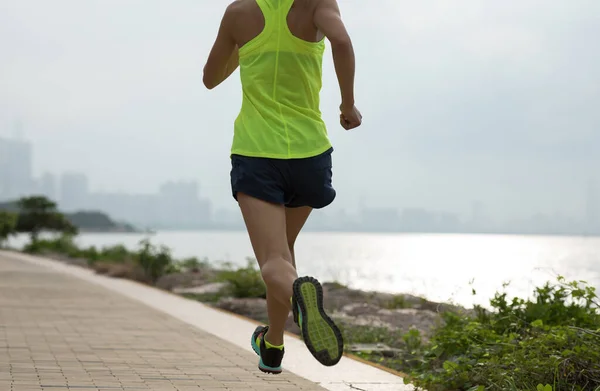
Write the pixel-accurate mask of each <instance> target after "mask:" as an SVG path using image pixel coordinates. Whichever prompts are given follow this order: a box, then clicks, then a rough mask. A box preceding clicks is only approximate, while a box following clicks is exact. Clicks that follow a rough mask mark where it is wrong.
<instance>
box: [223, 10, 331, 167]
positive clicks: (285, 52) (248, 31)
mask: <svg viewBox="0 0 600 391" xmlns="http://www.w3.org/2000/svg"><path fill="white" fill-rule="evenodd" d="M304 1H305V2H302V3H300V4H298V3H297V2H295V1H294V0H241V1H240V2H239V3H238V5H237V6H238V7H239V9H238V12H239V15H240V19H243V20H246V21H248V22H249V23H248V24H246V26H244V27H242V25H243V24H244V23H240V25H239V26H240V28H239V30H238V31H237V34H236V35H239V37H237V40H238V42H242V43H243V45H241V47H240V49H239V64H240V75H241V80H242V90H243V101H242V109H241V112H240V114H239V116H238V118H237V120H236V121H235V131H234V140H233V146H232V150H231V153H232V154H238V155H244V156H256V157H270V158H281V159H290V158H304V157H311V156H316V155H319V154H320V153H322V152H324V151H326V150H328V149H329V148H330V147H331V144H330V142H329V139H328V137H327V129H326V126H325V123H324V122H323V119H322V118H321V111H320V99H319V94H320V91H321V86H322V65H323V53H324V49H325V42H324V36H322V34H318V30H317V29H316V27H315V26H314V23H313V19H312V13H313V12H314V7H313V2H312V1H306V0H304ZM319 35H321V36H320V37H319Z"/></svg>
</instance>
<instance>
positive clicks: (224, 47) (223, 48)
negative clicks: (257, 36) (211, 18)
mask: <svg viewBox="0 0 600 391" xmlns="http://www.w3.org/2000/svg"><path fill="white" fill-rule="evenodd" d="M234 19H235V18H234V15H233V9H232V7H231V6H229V7H228V8H227V10H226V11H225V14H224V15H223V19H222V20H221V26H220V27H219V33H218V34H217V39H216V40H215V43H214V45H213V47H212V50H211V51H210V54H209V56H208V60H207V61H206V65H205V66H204V77H203V78H202V81H203V82H204V85H205V86H206V88H208V89H209V90H212V89H213V88H215V87H216V86H218V85H219V84H221V83H222V82H223V81H225V80H226V79H227V78H228V77H229V76H230V75H231V74H232V73H233V72H234V71H235V70H236V69H237V67H238V66H239V54H238V48H237V46H236V43H235V40H234V39H233V35H232V34H231V31H232V28H233V26H234V24H235V20H234Z"/></svg>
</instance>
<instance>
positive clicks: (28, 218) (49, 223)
mask: <svg viewBox="0 0 600 391" xmlns="http://www.w3.org/2000/svg"><path fill="white" fill-rule="evenodd" d="M17 205H18V208H19V215H18V219H17V225H16V231H17V232H23V233H29V234H30V235H31V241H32V242H35V241H37V240H38V237H39V234H40V233H41V232H42V231H51V232H60V233H66V234H71V235H75V234H76V233H77V228H76V227H75V226H74V225H73V224H71V222H70V221H69V220H68V219H67V218H66V217H65V216H64V215H63V214H62V213H60V212H58V211H57V208H56V203H55V202H53V201H51V200H49V199H48V198H46V197H43V196H32V197H24V198H21V199H20V200H19V201H18V202H17Z"/></svg>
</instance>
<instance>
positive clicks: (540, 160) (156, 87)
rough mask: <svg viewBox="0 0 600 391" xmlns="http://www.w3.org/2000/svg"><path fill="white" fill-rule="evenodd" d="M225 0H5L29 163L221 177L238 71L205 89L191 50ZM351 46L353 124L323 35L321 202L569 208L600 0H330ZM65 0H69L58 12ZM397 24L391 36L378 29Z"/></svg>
mask: <svg viewBox="0 0 600 391" xmlns="http://www.w3.org/2000/svg"><path fill="white" fill-rule="evenodd" d="M225 7H226V4H225V3H219V2H214V1H213V2H211V1H207V0H201V1H191V0H182V1H178V2H171V3H168V4H167V3H162V2H157V1H148V2H146V3H144V7H143V8H144V12H139V11H140V9H139V2H136V1H131V0H106V1H102V2H94V3H89V2H81V1H79V0H57V1H55V2H52V3H43V2H41V3H40V2H32V1H31V0H22V1H12V2H6V3H5V7H4V8H2V11H3V12H2V13H0V48H1V50H2V54H3V61H1V62H0V85H1V86H2V88H0V134H1V135H12V134H13V132H14V124H15V122H16V121H20V122H21V124H22V126H21V132H22V133H23V134H24V135H25V136H26V137H27V138H28V139H30V140H32V141H33V142H34V143H35V145H36V154H35V159H34V164H33V170H34V173H35V175H36V176H39V175H41V174H42V173H43V172H44V171H49V172H54V173H59V172H64V171H69V170H71V169H73V168H76V170H77V171H81V172H85V173H86V174H87V175H88V177H89V178H90V186H91V190H92V191H104V192H129V193H152V192H155V191H156V188H157V184H160V183H164V182H167V181H168V180H169V179H171V178H191V179H198V180H200V181H201V183H202V192H203V194H204V196H206V197H208V198H210V199H211V200H212V202H213V205H214V208H215V209H222V208H224V209H231V210H233V209H235V203H234V201H233V199H232V198H231V194H230V188H229V187H230V183H229V182H230V181H229V171H230V161H229V149H230V146H231V139H232V132H233V123H234V120H235V118H236V116H237V114H238V113H239V110H240V103H241V102H240V101H241V90H240V85H239V72H237V71H236V73H235V74H233V75H232V77H231V78H230V79H229V80H227V81H226V82H225V83H224V84H223V85H222V87H220V88H219V89H218V90H215V91H206V90H205V88H204V87H203V85H202V67H203V65H204V62H205V60H206V56H207V54H208V51H209V50H210V47H211V45H212V43H213V42H214V38H215V32H216V31H217V27H218V24H219V20H220V19H221V16H222V14H223V11H224V10H225ZM340 7H341V11H342V13H343V15H344V18H345V21H346V22H347V25H348V29H349V30H350V31H351V34H352V37H353V41H354V45H355V49H356V53H357V61H358V62H357V74H356V103H357V106H358V108H359V109H360V110H361V112H362V113H363V114H364V123H363V126H361V127H360V128H359V129H357V130H355V131H352V132H346V131H344V130H343V129H341V127H340V126H339V118H338V114H339V104H340V101H339V100H340V95H339V87H338V86H337V79H336V77H335V72H334V67H333V62H332V59H331V54H330V50H327V54H326V56H325V59H324V64H323V75H324V80H323V90H322V94H321V110H322V112H323V118H324V121H325V123H326V124H327V128H328V134H329V135H330V138H331V141H332V143H333V146H334V149H335V151H334V153H333V161H334V178H333V180H334V186H335V187H336V190H337V198H336V201H335V203H334V204H333V205H332V206H331V207H330V208H328V209H327V211H328V212H326V213H330V212H331V213H333V212H335V211H336V210H338V209H344V210H346V211H348V212H349V213H353V214H357V213H358V212H359V208H358V205H359V200H360V198H361V197H363V196H364V197H366V199H368V201H369V204H370V205H371V206H376V207H381V208H396V209H399V208H403V207H422V208H425V209H427V210H440V211H447V212H449V213H454V214H458V215H460V216H469V215H470V214H471V211H472V208H473V203H474V202H478V201H479V202H481V203H482V205H483V206H484V207H485V208H484V209H485V212H486V215H487V216H489V218H491V219H493V220H495V221H510V220H516V219H519V218H523V216H528V215H531V214H534V213H542V214H545V215H554V214H562V215H565V216H572V217H573V218H576V219H582V218H583V215H584V214H585V213H587V212H586V198H587V195H586V194H585V192H586V190H585V188H586V187H587V183H588V182H589V181H591V180H596V181H598V180H600V176H599V175H600V174H599V173H598V169H597V167H600V154H599V153H598V151H599V150H600V132H599V131H598V130H599V129H600V111H598V110H597V107H596V106H597V105H596V104H595V103H594V102H597V101H598V97H599V96H600V95H599V90H598V86H600V52H599V51H598V50H595V49H593V48H591V47H590V46H589V45H586V44H584V43H585V42H587V40H588V39H589V37H590V36H594V35H598V34H600V23H599V22H600V17H599V16H598V15H600V2H597V1H592V0H582V1H580V2H578V3H577V6H573V5H568V4H567V3H565V2H564V1H559V0H532V1H527V2H522V1H517V0H508V1H504V2H481V1H475V0H463V1H460V2H455V3H452V4H450V3H447V2H444V1H433V2H427V3H424V2H414V1H407V0H381V1H378V2H377V4H376V6H373V7H365V6H364V4H363V3H362V2H357V1H354V0H350V1H343V2H340ZM64 10H71V11H72V12H71V11H70V12H64ZM390 42H393V45H391V44H390Z"/></svg>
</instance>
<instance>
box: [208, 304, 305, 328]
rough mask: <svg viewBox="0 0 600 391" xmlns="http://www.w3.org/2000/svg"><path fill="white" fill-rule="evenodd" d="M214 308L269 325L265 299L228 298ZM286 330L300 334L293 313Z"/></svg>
mask: <svg viewBox="0 0 600 391" xmlns="http://www.w3.org/2000/svg"><path fill="white" fill-rule="evenodd" d="M214 306H215V307H217V308H220V309H223V310H226V311H230V312H233V313H235V314H238V315H242V316H245V317H247V318H250V319H253V320H255V321H257V322H261V323H263V324H267V320H268V318H269V316H268V314H267V300H265V299H238V298H232V297H227V298H222V299H221V300H219V301H218V302H217V303H216V304H214ZM285 330H286V331H288V332H290V333H294V334H300V328H298V326H297V325H296V324H295V323H294V317H293V316H292V314H291V312H290V316H289V317H288V319H287V321H286V324H285Z"/></svg>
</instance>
